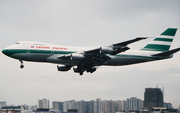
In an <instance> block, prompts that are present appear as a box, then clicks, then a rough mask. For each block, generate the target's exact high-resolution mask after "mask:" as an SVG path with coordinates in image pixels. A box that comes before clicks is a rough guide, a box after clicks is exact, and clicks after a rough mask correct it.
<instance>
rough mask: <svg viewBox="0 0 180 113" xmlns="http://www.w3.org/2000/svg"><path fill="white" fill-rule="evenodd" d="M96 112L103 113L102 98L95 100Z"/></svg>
mask: <svg viewBox="0 0 180 113" xmlns="http://www.w3.org/2000/svg"><path fill="white" fill-rule="evenodd" d="M94 113H103V102H102V101H101V99H100V98H97V99H96V101H94Z"/></svg>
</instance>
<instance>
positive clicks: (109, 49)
mask: <svg viewBox="0 0 180 113" xmlns="http://www.w3.org/2000/svg"><path fill="white" fill-rule="evenodd" d="M113 52H114V49H113V48H112V47H111V46H106V47H100V53H102V54H113Z"/></svg>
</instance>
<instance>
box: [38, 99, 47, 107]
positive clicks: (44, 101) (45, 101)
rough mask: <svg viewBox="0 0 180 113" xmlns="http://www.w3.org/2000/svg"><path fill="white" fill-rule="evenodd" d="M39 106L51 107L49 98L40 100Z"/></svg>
mask: <svg viewBox="0 0 180 113" xmlns="http://www.w3.org/2000/svg"><path fill="white" fill-rule="evenodd" d="M37 107H38V108H40V109H49V100H47V99H45V98H44V99H42V100H38V105H37Z"/></svg>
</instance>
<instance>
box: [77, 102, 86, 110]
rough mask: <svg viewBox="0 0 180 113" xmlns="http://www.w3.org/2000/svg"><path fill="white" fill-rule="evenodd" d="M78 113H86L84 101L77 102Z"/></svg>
mask: <svg viewBox="0 0 180 113" xmlns="http://www.w3.org/2000/svg"><path fill="white" fill-rule="evenodd" d="M78 112H80V113H87V102H86V101H84V100H81V101H78Z"/></svg>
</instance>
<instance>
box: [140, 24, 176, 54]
mask: <svg viewBox="0 0 180 113" xmlns="http://www.w3.org/2000/svg"><path fill="white" fill-rule="evenodd" d="M176 31H177V28H168V29H167V30H165V31H164V32H163V33H161V34H160V35H159V36H157V37H156V38H155V39H154V40H153V41H152V42H150V43H149V44H147V45H146V46H145V47H144V48H143V49H141V50H145V51H168V50H169V48H170V47H171V43H172V41H173V39H174V36H175V34H176Z"/></svg>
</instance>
